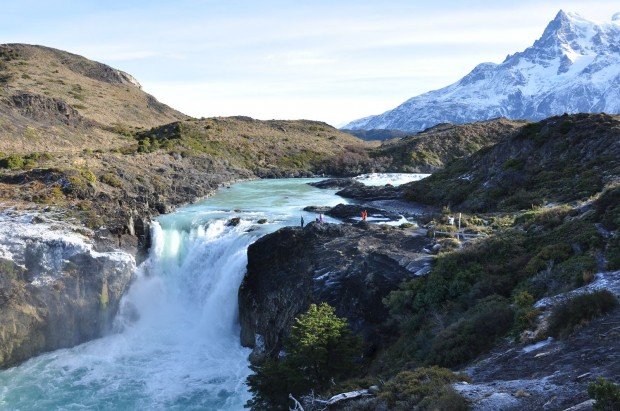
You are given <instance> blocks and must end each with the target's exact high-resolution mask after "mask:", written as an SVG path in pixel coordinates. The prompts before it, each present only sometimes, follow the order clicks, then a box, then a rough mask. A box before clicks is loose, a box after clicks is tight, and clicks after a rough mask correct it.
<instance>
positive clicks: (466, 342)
mask: <svg viewBox="0 0 620 411" xmlns="http://www.w3.org/2000/svg"><path fill="white" fill-rule="evenodd" d="M513 322H514V312H513V310H512V309H511V308H510V306H509V304H508V302H507V301H506V300H505V299H503V298H500V297H488V298H486V299H484V300H482V301H481V302H480V303H478V304H477V305H476V306H474V307H473V308H472V309H470V310H468V311H467V312H466V313H465V315H464V317H463V318H462V319H460V320H459V321H457V322H455V323H453V324H452V325H450V326H449V327H447V328H446V329H444V330H443V331H441V332H440V333H439V334H438V335H437V336H436V337H435V339H434V341H433V344H432V346H431V349H430V352H429V354H428V357H427V360H426V363H427V364H437V365H441V366H445V367H453V366H456V365H459V364H463V363H464V362H466V361H469V360H471V359H473V358H475V357H476V356H478V355H479V354H481V353H483V352H485V351H487V350H489V349H490V348H491V347H493V345H494V344H495V342H496V340H497V338H499V337H501V336H503V335H505V334H506V333H507V332H508V331H509V330H510V329H511V328H512V324H513Z"/></svg>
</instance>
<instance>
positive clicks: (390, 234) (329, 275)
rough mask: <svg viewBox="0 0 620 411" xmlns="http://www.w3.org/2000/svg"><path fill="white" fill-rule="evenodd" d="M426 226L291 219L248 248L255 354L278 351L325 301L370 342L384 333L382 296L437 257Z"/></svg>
mask: <svg viewBox="0 0 620 411" xmlns="http://www.w3.org/2000/svg"><path fill="white" fill-rule="evenodd" d="M428 244H429V240H428V239H427V238H426V236H425V235H424V232H423V231H420V230H409V229H407V230H403V229H399V228H395V227H389V226H378V225H370V224H367V223H358V224H355V225H351V224H318V223H311V224H309V225H308V226H306V227H305V228H303V229H302V228H299V227H286V228H282V229H280V230H278V231H276V232H275V233H272V234H269V235H267V236H265V237H263V238H261V239H259V240H258V241H256V242H255V243H254V244H252V245H251V246H250V247H249V249H248V270H247V274H246V276H245V278H244V280H243V283H242V284H241V287H240V289H239V317H240V323H241V343H242V344H243V345H244V346H247V347H252V348H254V351H253V355H252V356H251V360H253V361H260V359H261V358H264V356H275V355H277V354H278V353H279V351H280V350H281V348H282V344H283V340H284V338H285V337H286V335H287V333H288V331H289V329H290V327H291V325H292V323H293V320H294V318H295V317H296V316H298V315H299V314H301V313H302V312H304V311H305V310H307V308H308V306H309V305H310V304H311V303H318V302H327V303H329V304H330V305H332V306H334V307H335V308H336V312H337V314H338V315H339V316H343V317H346V318H347V319H348V320H349V322H350V324H351V327H352V329H353V330H354V331H355V332H357V333H359V334H361V335H362V336H363V337H364V338H365V340H366V341H367V342H368V343H369V344H370V346H371V347H372V346H373V345H374V344H375V343H377V342H379V341H380V340H381V338H382V335H381V334H382V327H381V324H382V323H383V322H384V319H385V316H386V315H387V311H386V309H385V306H384V305H383V303H382V299H383V298H384V297H385V296H386V295H387V294H388V293H389V292H390V291H392V290H394V289H396V288H397V287H398V285H399V284H400V283H401V282H402V281H403V280H404V279H406V278H410V277H413V276H415V275H422V274H424V273H426V272H427V270H428V268H429V266H430V260H431V258H432V257H430V256H428V255H427V254H424V253H423V252H422V249H423V248H424V247H425V246H428Z"/></svg>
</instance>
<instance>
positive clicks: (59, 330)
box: [0, 210, 135, 368]
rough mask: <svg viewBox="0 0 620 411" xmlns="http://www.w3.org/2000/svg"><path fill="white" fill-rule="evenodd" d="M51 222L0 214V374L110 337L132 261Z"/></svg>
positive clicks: (78, 230) (90, 236)
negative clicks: (41, 355) (51, 353)
mask: <svg viewBox="0 0 620 411" xmlns="http://www.w3.org/2000/svg"><path fill="white" fill-rule="evenodd" d="M98 243H99V244H100V246H101V247H102V248H104V249H105V248H108V250H107V251H97V249H98V247H96V245H95V244H96V240H95V234H94V233H93V232H92V231H90V230H87V229H85V228H84V227H81V226H79V225H73V224H70V223H67V222H63V221H61V219H59V218H58V216H52V215H50V216H47V215H45V214H40V213H38V212H29V211H23V210H22V211H15V210H8V211H6V210H5V211H3V212H2V213H0V368H2V367H7V366H10V365H14V364H17V363H18V362H20V361H23V360H26V359H28V358H30V357H32V356H34V355H36V354H39V353H41V352H44V351H50V350H55V349H58V348H63V347H70V346H73V345H76V344H80V343H82V342H85V341H88V340H91V339H93V338H97V337H100V336H102V335H103V334H105V333H106V332H108V331H110V330H111V327H112V322H113V319H114V317H115V315H116V312H117V311H118V307H119V301H120V299H121V297H122V295H123V293H124V291H125V290H126V289H127V287H128V285H129V283H130V280H131V278H132V274H133V272H134V269H135V260H134V257H133V255H131V254H129V253H126V252H123V251H119V250H115V251H110V250H109V244H107V245H106V240H105V239H100V240H99V241H98Z"/></svg>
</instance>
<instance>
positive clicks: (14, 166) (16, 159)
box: [0, 154, 25, 170]
mask: <svg viewBox="0 0 620 411" xmlns="http://www.w3.org/2000/svg"><path fill="white" fill-rule="evenodd" d="M24 163H25V162H24V158H23V157H22V156H19V155H17V154H11V155H10V156H8V157H5V158H3V159H2V160H0V168H8V169H11V170H18V169H21V168H23V167H24Z"/></svg>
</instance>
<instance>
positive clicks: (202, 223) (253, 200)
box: [0, 179, 346, 410]
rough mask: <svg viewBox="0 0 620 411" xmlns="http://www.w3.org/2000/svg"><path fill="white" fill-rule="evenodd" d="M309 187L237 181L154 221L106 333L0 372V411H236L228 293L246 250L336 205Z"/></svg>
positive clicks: (328, 194)
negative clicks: (318, 208) (145, 252)
mask: <svg viewBox="0 0 620 411" xmlns="http://www.w3.org/2000/svg"><path fill="white" fill-rule="evenodd" d="M309 181H313V180H309V179H295V180H286V179H284V180H269V181H253V182H247V183H240V184H236V185H234V186H233V187H231V188H230V189H222V190H220V191H219V192H218V193H217V194H216V195H214V196H213V197H211V198H209V199H207V200H206V201H204V202H202V203H199V204H196V205H192V206H188V207H185V208H183V209H181V210H179V211H178V212H176V213H173V214H170V215H165V216H162V217H160V218H159V219H158V220H157V221H156V222H154V223H153V224H152V232H151V234H152V247H151V250H150V254H149V257H148V258H147V260H146V261H145V262H144V263H143V264H141V265H140V266H139V267H138V269H137V270H136V273H135V278H134V280H133V283H132V285H131V287H130V289H129V291H128V292H127V294H126V295H125V296H124V297H123V299H122V301H121V308H120V310H119V313H118V315H117V317H116V320H115V324H114V330H113V331H114V332H113V333H111V334H110V335H108V336H106V337H104V338H101V339H98V340H95V341H91V342H88V343H85V344H82V345H79V346H77V347H73V348H69V349H63V350H57V351H54V352H51V353H46V354H43V355H40V356H37V357H34V358H32V359H30V360H28V361H27V362H25V363H24V364H22V365H20V366H18V367H15V368H11V369H8V370H5V371H0V409H7V410H8V409H10V410H13V409H22V410H31V409H36V410H39V409H40V410H48V409H63V410H82V409H100V410H108V409H109V410H121V409H122V410H125V409H129V410H134V409H135V410H143V409H149V410H150V409H178V410H191V409H196V410H198V409H200V410H204V409H206V410H241V409H243V405H244V404H245V402H246V401H247V400H248V399H249V397H250V395H249V393H248V391H247V387H246V385H245V380H246V378H247V376H248V375H249V373H250V370H249V363H248V359H247V358H248V354H249V350H248V349H246V348H243V347H241V346H240V343H239V326H238V305H237V304H238V303H237V292H238V288H239V285H240V284H241V281H242V279H243V276H244V274H245V269H246V265H247V253H246V251H247V247H248V246H249V245H250V244H251V243H252V242H254V241H255V240H256V239H257V238H258V237H260V236H262V235H264V234H266V233H269V232H272V231H274V230H276V229H278V228H280V227H282V226H285V225H296V224H298V223H299V219H300V216H302V215H303V216H304V218H305V220H306V221H310V220H311V219H312V218H314V215H313V214H310V213H306V212H303V211H302V208H303V207H304V206H306V205H336V204H338V203H341V202H346V201H344V200H343V199H342V198H340V197H337V196H335V195H334V192H333V191H329V190H319V189H316V188H313V187H311V186H308V185H307V184H306V183H307V182H309ZM232 217H239V218H240V222H239V224H238V225H236V226H233V225H231V224H229V221H230V219H231V218H232ZM328 219H329V218H328ZM263 220H266V223H264V224H259V221H260V222H264V221H263Z"/></svg>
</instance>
